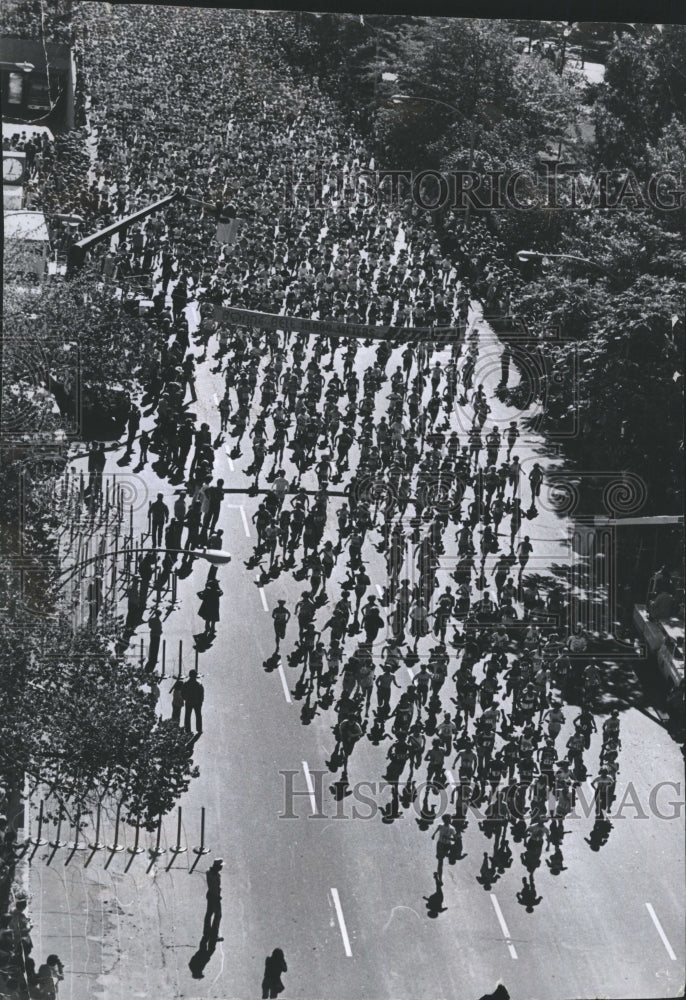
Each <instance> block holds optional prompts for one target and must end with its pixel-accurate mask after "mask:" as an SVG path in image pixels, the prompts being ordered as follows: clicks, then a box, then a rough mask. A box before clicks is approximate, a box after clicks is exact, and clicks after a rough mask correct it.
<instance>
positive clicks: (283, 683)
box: [279, 664, 292, 705]
mask: <svg viewBox="0 0 686 1000" xmlns="http://www.w3.org/2000/svg"><path fill="white" fill-rule="evenodd" d="M279 677H280V678H281V687H282V688H283V694H284V698H285V699H286V701H287V702H288V704H289V705H290V704H292V702H291V692H290V691H289V690H288V682H287V681H286V675H285V673H284V672H283V666H282V665H281V664H279Z"/></svg>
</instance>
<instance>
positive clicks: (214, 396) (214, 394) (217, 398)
mask: <svg viewBox="0 0 686 1000" xmlns="http://www.w3.org/2000/svg"><path fill="white" fill-rule="evenodd" d="M212 399H213V400H214V405H215V406H219V397H218V396H217V393H216V392H213V393H212Z"/></svg>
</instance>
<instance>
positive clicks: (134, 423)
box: [126, 403, 141, 454]
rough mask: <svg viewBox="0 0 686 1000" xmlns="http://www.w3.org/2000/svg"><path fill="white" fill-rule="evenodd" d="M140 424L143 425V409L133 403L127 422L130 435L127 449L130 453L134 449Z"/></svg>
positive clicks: (127, 439)
mask: <svg viewBox="0 0 686 1000" xmlns="http://www.w3.org/2000/svg"><path fill="white" fill-rule="evenodd" d="M140 425H141V411H140V410H139V409H138V407H137V406H136V405H135V403H132V404H131V409H130V410H129V419H128V424H127V428H128V436H127V438H126V451H127V453H128V454H130V453H131V452H132V451H133V442H134V440H135V438H136V433H137V431H138V428H139V427H140Z"/></svg>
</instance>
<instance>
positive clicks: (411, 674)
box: [405, 667, 414, 681]
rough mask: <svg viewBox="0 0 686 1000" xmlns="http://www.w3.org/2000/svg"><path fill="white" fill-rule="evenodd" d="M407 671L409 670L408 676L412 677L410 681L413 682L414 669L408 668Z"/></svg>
mask: <svg viewBox="0 0 686 1000" xmlns="http://www.w3.org/2000/svg"><path fill="white" fill-rule="evenodd" d="M405 669H406V670H407V672H408V674H409V675H410V680H411V681H413V680H414V667H406V668H405Z"/></svg>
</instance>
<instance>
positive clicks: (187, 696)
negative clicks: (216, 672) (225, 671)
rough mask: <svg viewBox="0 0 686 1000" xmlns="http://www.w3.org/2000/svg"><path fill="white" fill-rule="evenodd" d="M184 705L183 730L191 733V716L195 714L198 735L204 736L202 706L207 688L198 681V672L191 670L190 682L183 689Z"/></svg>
mask: <svg viewBox="0 0 686 1000" xmlns="http://www.w3.org/2000/svg"><path fill="white" fill-rule="evenodd" d="M182 694H183V703H184V705H185V708H186V711H185V714H184V721H183V728H184V729H185V730H186V732H187V733H190V732H191V715H192V713H193V712H195V729H196V732H197V735H198V736H200V735H201V734H202V705H203V701H204V700H205V688H204V687H203V686H202V684H201V683H200V681H199V680H198V672H197V670H191V671H189V674H188V680H187V681H186V682H185V683H184V685H183V688H182Z"/></svg>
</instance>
